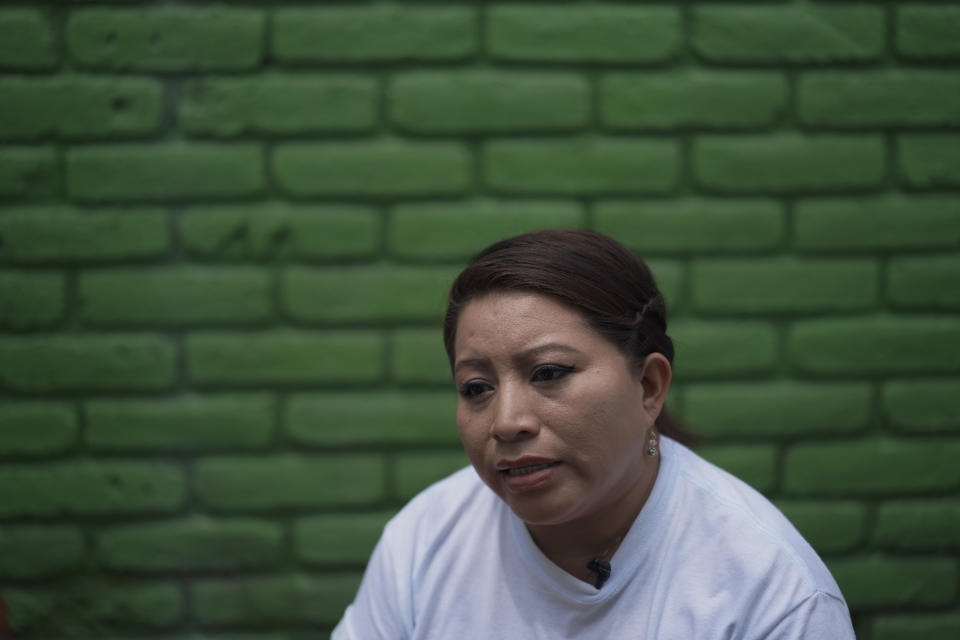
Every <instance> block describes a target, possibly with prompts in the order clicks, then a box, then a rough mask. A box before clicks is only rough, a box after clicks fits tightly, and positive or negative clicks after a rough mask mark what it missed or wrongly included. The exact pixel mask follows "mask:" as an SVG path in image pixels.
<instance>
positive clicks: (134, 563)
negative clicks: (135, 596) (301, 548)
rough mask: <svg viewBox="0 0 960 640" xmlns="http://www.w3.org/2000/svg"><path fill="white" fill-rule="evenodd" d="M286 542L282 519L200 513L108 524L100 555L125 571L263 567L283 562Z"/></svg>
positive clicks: (99, 539)
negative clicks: (220, 517) (225, 517)
mask: <svg viewBox="0 0 960 640" xmlns="http://www.w3.org/2000/svg"><path fill="white" fill-rule="evenodd" d="M282 544H283V531H282V530H281V528H280V526H279V525H277V524H273V523H269V522H262V521H257V520H213V519H210V518H206V517H201V516H195V517H191V518H186V519H181V520H173V521H164V522H151V523H148V524H134V525H125V526H119V527H111V528H109V529H106V530H104V531H102V532H101V533H99V535H97V556H98V558H99V560H100V562H101V563H102V564H103V566H105V567H108V568H110V569H116V570H121V571H189V572H193V571H210V570H238V569H264V568H270V567H274V566H276V565H278V564H279V563H280V560H281V557H282V553H283V551H282Z"/></svg>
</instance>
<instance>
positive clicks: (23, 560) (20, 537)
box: [0, 525, 84, 579]
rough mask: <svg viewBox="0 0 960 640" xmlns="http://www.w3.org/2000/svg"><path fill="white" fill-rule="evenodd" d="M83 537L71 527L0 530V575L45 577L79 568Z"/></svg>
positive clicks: (20, 527)
mask: <svg viewBox="0 0 960 640" xmlns="http://www.w3.org/2000/svg"><path fill="white" fill-rule="evenodd" d="M83 555H84V544H83V534H82V533H81V532H80V531H79V530H78V529H74V528H72V527H48V526H44V527H40V526H30V525H27V526H11V527H0V576H2V577H4V578H13V579H29V578H42V577H47V576H51V575H55V574H58V573H63V572H66V571H71V570H75V569H78V568H79V567H80V565H81V563H82V561H83Z"/></svg>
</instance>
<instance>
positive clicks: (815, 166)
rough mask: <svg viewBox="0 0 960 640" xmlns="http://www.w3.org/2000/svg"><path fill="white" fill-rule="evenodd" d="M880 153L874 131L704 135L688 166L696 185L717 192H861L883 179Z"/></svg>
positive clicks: (696, 142) (695, 145)
mask: <svg viewBox="0 0 960 640" xmlns="http://www.w3.org/2000/svg"><path fill="white" fill-rule="evenodd" d="M884 154H885V151H884V145H883V140H882V139H881V138H880V137H879V136H873V135H847V136H834V135H815V136H804V135H800V134H796V133H777V134H772V135H765V136H744V137H728V136H725V137H704V138H700V139H698V140H696V141H695V143H694V148H693V166H694V175H695V177H696V181H697V183H698V184H699V185H700V186H701V187H704V188H706V189H709V190H711V191H717V192H721V193H744V192H757V193H792V192H810V191H862V190H864V189H871V188H875V187H879V186H880V185H881V184H882V182H883V179H884V172H885V166H884V165H885V160H884Z"/></svg>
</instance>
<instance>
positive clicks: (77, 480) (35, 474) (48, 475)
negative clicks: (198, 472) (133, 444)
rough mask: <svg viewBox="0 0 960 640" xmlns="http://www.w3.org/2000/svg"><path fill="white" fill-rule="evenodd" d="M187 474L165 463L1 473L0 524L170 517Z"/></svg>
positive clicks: (59, 465)
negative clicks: (29, 520) (3, 521)
mask: <svg viewBox="0 0 960 640" xmlns="http://www.w3.org/2000/svg"><path fill="white" fill-rule="evenodd" d="M184 484H185V483H184V478H183V471H181V470H180V469H179V468H177V467H176V466H174V465H171V464H167V463H162V462H127V461H100V462H94V461H91V460H74V461H68V462H54V463H45V464H31V465H29V466H28V465H16V466H15V465H6V466H4V467H2V468H0V518H17V517H21V518H22V517H34V518H50V517H58V518H62V517H65V516H66V517H71V516H113V515H147V514H166V513H172V512H174V511H176V510H177V509H179V508H180V507H181V505H182V504H183V500H184Z"/></svg>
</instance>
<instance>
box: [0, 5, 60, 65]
mask: <svg viewBox="0 0 960 640" xmlns="http://www.w3.org/2000/svg"><path fill="white" fill-rule="evenodd" d="M56 64H57V52H56V47H55V42H54V36H53V29H52V28H51V26H50V23H49V22H48V21H47V20H46V19H45V18H44V17H43V14H42V13H40V12H39V11H34V10H31V9H5V10H3V11H0V69H17V70H26V71H43V70H48V69H52V68H53V67H54V66H56Z"/></svg>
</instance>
